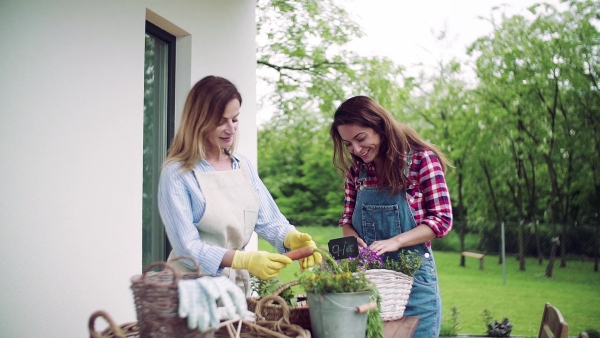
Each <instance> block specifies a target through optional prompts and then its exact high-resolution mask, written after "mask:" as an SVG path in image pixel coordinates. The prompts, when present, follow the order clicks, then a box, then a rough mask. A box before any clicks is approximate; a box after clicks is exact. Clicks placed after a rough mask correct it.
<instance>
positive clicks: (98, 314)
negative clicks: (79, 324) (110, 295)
mask: <svg viewBox="0 0 600 338" xmlns="http://www.w3.org/2000/svg"><path fill="white" fill-rule="evenodd" d="M98 317H102V318H104V320H106V321H107V322H108V325H109V327H110V330H111V331H112V332H113V333H114V335H115V337H116V338H126V337H125V335H124V334H123V333H122V332H121V329H120V328H119V327H118V326H117V325H115V322H113V320H112V318H110V316H109V315H108V313H106V312H105V311H102V310H98V311H96V312H94V313H92V315H91V316H90V320H89V322H88V328H89V330H90V338H102V336H101V335H100V334H99V333H98V332H96V329H95V328H94V326H95V325H94V324H95V322H96V318H98Z"/></svg>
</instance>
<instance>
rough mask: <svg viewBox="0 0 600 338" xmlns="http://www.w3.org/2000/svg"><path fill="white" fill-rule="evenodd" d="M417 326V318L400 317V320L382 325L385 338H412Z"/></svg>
mask: <svg viewBox="0 0 600 338" xmlns="http://www.w3.org/2000/svg"><path fill="white" fill-rule="evenodd" d="M417 324H419V317H406V316H404V317H402V318H401V319H398V320H394V321H391V322H384V323H383V336H384V337H385V338H412V336H413V334H414V333H415V329H416V328H417Z"/></svg>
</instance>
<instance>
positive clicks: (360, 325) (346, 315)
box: [307, 291, 371, 338]
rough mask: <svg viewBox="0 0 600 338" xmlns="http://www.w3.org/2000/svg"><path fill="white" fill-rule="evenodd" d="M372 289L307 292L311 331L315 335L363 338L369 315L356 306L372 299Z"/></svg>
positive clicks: (334, 337)
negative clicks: (359, 310) (359, 311)
mask: <svg viewBox="0 0 600 338" xmlns="http://www.w3.org/2000/svg"><path fill="white" fill-rule="evenodd" d="M370 295H371V293H370V292H367V291H365V292H345V293H325V294H315V293H308V294H307V296H308V309H309V313H310V323H311V331H312V335H313V336H314V337H316V338H364V337H365V333H366V329H367V315H368V312H365V313H357V312H356V308H357V307H358V306H359V305H364V304H366V303H369V302H370Z"/></svg>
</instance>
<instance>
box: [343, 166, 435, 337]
mask: <svg viewBox="0 0 600 338" xmlns="http://www.w3.org/2000/svg"><path fill="white" fill-rule="evenodd" d="M407 162H408V166H407V169H406V171H405V175H406V176H407V177H408V168H409V167H410V164H411V163H412V154H409V156H408V160H407ZM366 177H367V169H366V168H365V166H364V165H361V168H360V173H359V178H358V181H359V184H358V185H359V187H358V193H357V198H356V205H355V207H354V213H353V214H352V225H353V227H354V229H355V230H356V232H358V235H359V236H360V238H362V239H363V240H364V241H365V242H366V243H367V245H371V244H372V243H373V242H374V241H378V240H384V239H389V238H392V237H394V236H396V235H398V234H400V233H403V232H406V231H409V230H410V229H412V228H414V227H416V226H417V224H416V222H415V219H414V217H413V215H412V211H411V210H410V206H409V204H408V200H407V199H406V196H405V195H406V194H405V193H403V192H402V191H401V192H399V193H398V194H396V195H391V194H390V193H389V188H388V189H383V190H379V188H378V187H365V186H364V185H363V184H364V183H363V182H364V181H365V179H366ZM402 250H411V251H415V250H417V251H418V253H419V256H421V258H423V264H422V265H421V268H420V269H419V271H418V272H417V273H416V274H415V275H414V276H413V277H414V282H413V286H412V289H411V292H410V296H409V298H408V304H407V305H406V310H404V315H405V316H416V317H419V325H418V326H417V328H416V330H415V333H414V337H419V338H425V337H438V336H439V334H440V328H441V319H442V300H441V298H440V293H439V287H438V282H437V271H436V268H435V262H434V260H433V253H432V252H431V250H429V249H428V248H427V245H425V243H423V244H418V245H415V246H411V247H406V248H402V249H400V250H398V251H396V252H391V253H390V252H388V253H386V254H384V257H383V259H384V260H385V259H386V258H388V257H389V258H396V257H398V253H399V252H400V251H402Z"/></svg>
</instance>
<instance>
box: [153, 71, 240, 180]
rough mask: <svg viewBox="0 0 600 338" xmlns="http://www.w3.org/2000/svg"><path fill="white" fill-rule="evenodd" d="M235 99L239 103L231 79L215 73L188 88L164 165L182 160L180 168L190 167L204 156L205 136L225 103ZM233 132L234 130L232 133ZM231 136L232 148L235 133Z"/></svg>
mask: <svg viewBox="0 0 600 338" xmlns="http://www.w3.org/2000/svg"><path fill="white" fill-rule="evenodd" d="M233 99H237V100H238V101H240V105H241V104H242V95H240V93H239V92H238V90H237V88H236V87H235V85H234V84H233V83H231V81H229V80H227V79H224V78H222V77H218V76H212V75H209V76H206V77H204V78H202V79H201V80H200V81H198V82H197V83H196V84H195V85H194V87H192V89H191V90H190V92H189V94H188V96H187V99H186V101H185V106H184V107H183V113H182V115H181V124H180V125H179V129H178V130H177V134H175V137H174V138H173V144H171V148H170V149H169V153H168V154H167V158H166V159H165V162H164V165H166V164H168V163H171V162H182V165H181V167H182V168H183V169H184V170H191V169H192V168H193V167H194V166H195V165H196V164H197V163H198V162H199V161H201V160H203V159H205V158H206V136H207V134H208V133H210V132H211V131H213V130H214V129H215V128H217V126H218V125H219V123H220V121H221V118H222V117H223V113H224V112H225V107H226V106H227V104H228V103H229V102H230V101H231V100H233ZM236 135H237V133H236ZM236 135H234V136H233V145H232V149H227V150H226V153H227V154H228V155H229V154H231V153H232V152H233V149H235V145H236V143H237V136H236Z"/></svg>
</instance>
